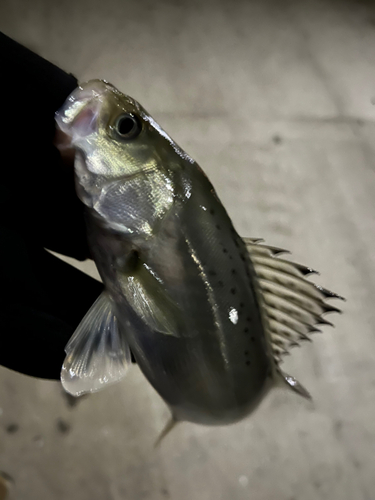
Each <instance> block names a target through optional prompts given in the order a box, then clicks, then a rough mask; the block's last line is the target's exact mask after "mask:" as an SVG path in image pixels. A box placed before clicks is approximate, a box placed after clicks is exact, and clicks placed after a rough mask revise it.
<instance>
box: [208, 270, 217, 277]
mask: <svg viewBox="0 0 375 500" xmlns="http://www.w3.org/2000/svg"><path fill="white" fill-rule="evenodd" d="M208 274H209V275H210V276H216V272H215V271H208Z"/></svg>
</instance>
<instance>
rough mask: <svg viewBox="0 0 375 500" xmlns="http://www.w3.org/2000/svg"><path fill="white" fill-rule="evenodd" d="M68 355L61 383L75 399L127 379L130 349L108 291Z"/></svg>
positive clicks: (72, 341) (82, 326)
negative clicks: (125, 376)
mask: <svg viewBox="0 0 375 500" xmlns="http://www.w3.org/2000/svg"><path fill="white" fill-rule="evenodd" d="M65 352H66V358H65V361H64V364H63V367H62V370H61V383H62V385H63V387H64V389H65V390H66V391H67V392H68V393H70V394H72V395H73V396H80V395H82V394H85V393H88V392H96V391H99V390H100V389H102V388H103V387H104V386H106V385H108V384H113V383H115V382H118V381H119V380H121V379H122V378H123V377H124V375H125V374H126V371H127V369H128V367H129V365H130V363H131V355H130V349H129V346H128V344H127V342H126V340H125V338H124V335H123V333H122V332H121V330H120V328H119V325H118V321H117V318H116V316H115V314H114V311H113V305H112V301H111V299H110V297H109V295H108V294H107V293H106V292H103V293H102V294H101V295H100V296H99V298H98V299H97V300H96V301H95V302H94V304H93V305H92V307H91V308H90V310H89V311H88V313H87V314H86V316H85V317H84V318H83V320H82V321H81V323H80V324H79V325H78V327H77V329H76V331H75V332H74V334H73V336H72V338H71V339H70V341H69V342H68V344H67V346H66V348H65Z"/></svg>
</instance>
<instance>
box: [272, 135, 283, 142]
mask: <svg viewBox="0 0 375 500" xmlns="http://www.w3.org/2000/svg"><path fill="white" fill-rule="evenodd" d="M272 141H273V143H274V144H281V143H282V142H283V140H282V138H281V137H280V136H279V135H274V136H273V137H272Z"/></svg>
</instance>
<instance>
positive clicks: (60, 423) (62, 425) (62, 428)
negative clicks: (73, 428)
mask: <svg viewBox="0 0 375 500" xmlns="http://www.w3.org/2000/svg"><path fill="white" fill-rule="evenodd" d="M56 427H57V430H58V431H59V432H60V433H61V434H67V433H68V432H69V431H70V424H68V422H65V420H63V419H62V418H59V419H58V420H57V423H56Z"/></svg>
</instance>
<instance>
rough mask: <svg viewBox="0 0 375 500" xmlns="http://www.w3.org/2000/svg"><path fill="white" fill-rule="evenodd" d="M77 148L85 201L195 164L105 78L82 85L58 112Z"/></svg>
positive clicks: (139, 108)
mask: <svg viewBox="0 0 375 500" xmlns="http://www.w3.org/2000/svg"><path fill="white" fill-rule="evenodd" d="M56 122H57V125H58V127H59V128H60V129H61V131H62V132H63V133H64V134H65V135H66V136H68V137H69V141H70V145H71V146H72V147H73V148H74V149H75V150H76V162H75V170H76V175H77V179H78V184H79V185H80V187H81V188H83V192H82V189H78V190H77V191H78V195H79V196H80V198H81V199H82V201H84V202H85V203H87V204H89V203H88V202H87V199H88V198H90V197H93V196H94V194H95V191H96V190H97V189H98V186H99V185H103V184H104V183H106V182H108V181H114V180H117V179H126V178H127V177H133V176H134V175H137V174H141V173H147V172H150V171H155V170H156V169H163V168H165V165H166V164H167V165H176V164H178V163H180V162H181V161H186V160H188V161H190V162H191V163H193V160H192V159H191V158H190V157H189V156H188V155H187V154H186V153H185V152H184V151H182V150H181V149H180V148H179V147H178V146H177V144H176V143H175V142H174V141H173V140H172V139H171V138H170V137H169V136H168V135H167V134H166V132H164V130H163V129H161V127H160V126H159V125H158V124H157V123H156V122H155V120H153V118H152V117H151V116H150V115H149V114H148V113H147V111H146V110H145V109H144V108H143V107H142V106H141V105H140V104H139V103H138V102H137V101H136V100H134V99H133V98H131V97H129V96H127V95H125V94H123V93H121V92H120V91H118V90H117V89H116V88H115V87H114V86H113V85H111V84H110V83H108V82H106V81H104V80H91V81H89V82H87V83H84V84H82V85H80V86H79V87H77V88H76V89H75V90H74V91H73V92H72V94H71V95H70V96H69V97H68V99H67V100H66V102H65V103H64V105H63V106H62V108H61V109H60V110H59V111H58V112H57V113H56Z"/></svg>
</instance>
